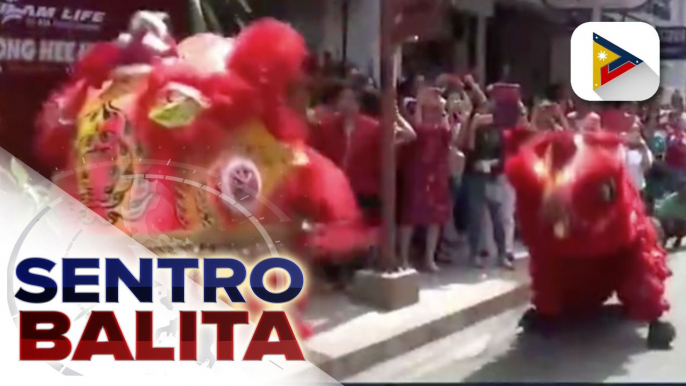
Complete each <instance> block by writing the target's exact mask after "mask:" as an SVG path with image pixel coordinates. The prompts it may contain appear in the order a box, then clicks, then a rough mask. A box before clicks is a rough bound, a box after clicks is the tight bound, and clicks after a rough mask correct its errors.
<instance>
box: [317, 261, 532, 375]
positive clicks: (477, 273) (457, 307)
mask: <svg viewBox="0 0 686 386" xmlns="http://www.w3.org/2000/svg"><path fill="white" fill-rule="evenodd" d="M517 257H518V259H517V263H516V270H515V271H514V272H510V271H505V270H502V269H499V268H492V267H488V268H486V269H483V270H478V269H474V268H469V267H467V266H465V265H464V264H453V265H449V266H443V269H442V270H441V272H439V273H438V274H434V275H430V274H421V275H420V295H419V296H420V299H419V303H417V304H414V305H412V306H410V307H406V308H403V309H399V310H396V311H390V312H385V311H379V310H376V309H372V308H370V307H367V306H364V305H361V304H355V303H353V302H352V301H351V300H350V298H349V297H348V296H347V295H346V294H345V293H329V294H326V295H322V296H314V297H313V298H312V299H311V304H310V306H309V307H308V309H307V312H306V315H305V317H306V319H307V320H309V321H311V322H313V323H314V325H315V335H314V336H313V337H312V338H311V339H310V340H309V341H307V342H306V343H305V349H306V352H307V354H306V356H307V359H308V360H310V361H311V362H312V363H314V364H315V365H317V366H318V367H319V368H320V369H322V370H324V371H325V372H326V373H328V374H329V375H330V376H332V377H333V378H336V379H344V378H348V377H350V376H352V375H354V374H357V373H359V372H362V371H364V370H366V369H368V368H370V367H372V366H373V365H375V364H378V363H381V362H384V361H387V360H389V359H391V358H393V357H396V356H398V355H401V354H404V353H406V352H409V351H411V350H414V349H416V348H418V347H421V346H423V345H425V344H427V343H430V342H432V341H435V340H437V339H440V338H443V337H445V336H448V335H450V334H452V333H455V332H457V331H459V330H461V329H464V328H466V327H468V326H470V325H472V324H474V323H477V322H479V321H482V320H484V319H486V318H488V317H490V316H493V315H496V314H499V313H501V312H503V311H506V310H508V309H510V308H514V307H517V306H521V305H523V304H525V303H526V302H527V301H528V299H529V278H528V271H527V264H526V263H527V255H526V252H525V251H520V252H519V253H518V254H517Z"/></svg>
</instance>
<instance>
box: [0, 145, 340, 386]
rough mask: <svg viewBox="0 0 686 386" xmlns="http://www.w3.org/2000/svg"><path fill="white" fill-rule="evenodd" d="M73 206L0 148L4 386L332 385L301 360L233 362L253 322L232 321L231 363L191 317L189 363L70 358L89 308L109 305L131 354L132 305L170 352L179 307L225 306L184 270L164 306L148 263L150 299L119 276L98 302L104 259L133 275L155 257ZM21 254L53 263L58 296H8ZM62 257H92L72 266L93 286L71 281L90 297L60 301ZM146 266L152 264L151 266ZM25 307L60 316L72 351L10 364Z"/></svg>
mask: <svg viewBox="0 0 686 386" xmlns="http://www.w3.org/2000/svg"><path fill="white" fill-rule="evenodd" d="M74 210H77V211H86V212H87V211H88V210H87V209H86V208H85V207H84V206H83V205H81V203H79V202H78V201H77V200H75V199H74V198H72V197H71V196H69V195H68V194H66V193H64V192H63V191H61V190H60V189H59V188H57V187H56V186H55V185H53V184H52V183H51V182H50V181H48V180H46V179H45V178H43V177H41V176H40V175H39V174H38V173H36V172H34V171H32V170H30V169H29V168H27V167H26V166H24V165H22V164H21V163H19V162H17V161H16V160H14V159H13V158H12V156H11V155H10V154H9V153H7V152H6V151H4V150H2V149H0V218H2V219H3V221H1V222H0V224H1V225H0V231H1V232H2V233H1V235H2V236H1V237H2V238H1V239H0V240H1V242H0V253H2V254H3V257H4V259H5V260H4V261H5V262H4V263H3V264H0V266H2V270H3V272H2V274H3V275H4V276H3V277H5V278H6V283H5V285H3V286H0V288H2V289H1V291H2V292H3V293H2V294H0V295H2V299H5V301H6V303H5V304H6V305H5V306H0V328H2V330H1V331H2V332H1V333H0V334H1V336H2V340H1V341H2V343H3V350H1V354H0V355H1V358H2V360H1V361H0V367H1V370H0V371H2V374H3V378H4V379H12V384H13V385H15V384H16V385H21V384H31V385H35V384H39V383H40V382H46V383H47V382H49V384H51V385H60V384H65V385H75V384H80V383H83V384H88V385H92V384H94V383H96V384H117V385H121V384H123V383H127V382H134V383H133V384H139V383H143V382H145V383H150V382H154V384H173V385H177V384H178V385H181V384H183V385H188V384H189V382H193V383H194V384H197V383H200V384H201V382H203V381H207V382H212V383H211V384H217V383H218V382H222V383H226V384H231V385H243V384H245V385H272V384H274V385H285V384H304V383H307V384H338V382H337V381H335V380H334V379H332V378H331V377H329V376H328V375H326V374H325V373H324V372H322V371H321V370H319V369H318V368H317V367H316V366H315V365H313V364H312V363H310V362H308V361H301V362H296V361H286V360H285V358H284V357H283V356H265V357H264V360H263V361H259V362H247V361H242V360H241V359H242V358H243V356H244V354H245V352H246V350H247V347H248V343H249V342H250V339H251V337H252V335H253V333H254V328H255V325H254V324H250V325H236V326H235V328H234V355H235V358H236V360H235V361H232V362H230V361H217V360H216V351H215V350H216V348H215V347H216V327H215V326H214V325H203V324H201V323H200V322H199V319H198V324H197V326H198V351H197V352H198V361H178V360H176V361H159V362H158V361H114V359H113V358H112V357H111V356H94V357H93V360H92V361H71V360H70V358H71V355H72V354H73V350H74V349H75V347H76V345H77V343H78V341H79V339H80V337H81V334H82V333H83V329H84V327H85V323H86V322H87V320H88V316H89V314H90V312H92V311H114V313H115V315H116V317H117V320H118V322H119V325H120V327H121V329H122V332H123V334H124V337H125V339H126V342H127V345H128V346H129V349H130V350H131V353H132V354H133V355H134V357H135V339H136V336H135V335H136V334H135V312H136V311H153V312H154V314H153V329H154V331H155V334H154V346H155V347H174V348H175V357H176V358H178V356H179V347H178V346H179V331H178V320H179V315H180V314H179V313H180V311H196V312H197V313H198V318H199V317H200V315H199V314H200V312H201V311H218V310H222V311H229V310H231V307H230V306H229V305H227V304H225V303H222V302H221V301H219V302H217V303H210V304H206V303H203V301H202V296H203V289H202V286H200V285H198V284H197V283H195V282H194V281H193V280H191V279H190V278H188V277H186V278H185V303H171V299H170V293H171V275H170V272H169V270H160V269H156V268H155V269H154V282H155V288H154V295H153V296H154V299H153V303H139V302H138V300H137V299H136V298H135V297H134V296H133V294H132V293H131V292H130V291H129V290H128V289H127V288H126V287H125V286H124V285H122V284H121V283H120V287H119V288H120V289H119V303H105V302H104V293H105V291H104V288H105V283H104V259H105V258H119V259H120V260H122V262H124V263H125V264H126V265H127V267H128V269H129V270H130V271H131V272H132V273H134V276H136V277H138V272H139V266H138V262H139V260H138V259H139V258H155V257H156V256H155V255H154V254H153V253H152V252H151V251H149V250H147V249H146V248H144V247H143V246H141V245H140V244H138V243H137V242H135V241H134V240H133V239H131V238H130V237H128V236H127V235H125V234H124V233H122V232H121V231H119V230H118V229H116V228H115V227H114V226H112V225H110V224H109V223H107V222H106V221H105V220H104V219H101V218H100V217H98V216H96V215H95V214H94V213H91V219H92V222H91V223H90V224H88V225H85V224H84V222H83V221H82V220H81V219H80V218H79V216H74V215H73V212H74ZM248 215H249V213H248ZM252 218H253V219H254V217H252ZM255 222H257V223H259V221H257V219H255V221H253V223H255ZM265 233H266V232H265ZM263 236H265V234H263ZM266 236H268V235H266ZM158 239H159V240H160V241H161V242H165V241H166V240H167V239H168V238H167V239H165V237H164V236H161V237H158ZM269 240H270V241H271V239H269ZM179 243H180V242H179V241H171V244H172V248H174V247H176V248H178V247H179V246H180V245H179ZM180 244H184V242H181V243H180ZM271 247H272V248H269V249H270V250H271V251H272V252H274V251H276V246H275V244H274V243H273V242H271ZM272 249H273V250H272ZM179 250H180V249H179ZM276 252H277V253H278V251H276ZM30 257H42V258H46V259H50V260H53V261H54V262H55V263H57V265H56V266H55V268H54V269H53V270H52V272H50V274H48V275H49V276H50V277H51V278H52V279H53V280H55V281H56V282H57V283H58V293H57V296H56V297H55V299H53V300H52V301H50V302H49V303H46V304H28V303H24V302H22V301H19V300H18V299H16V298H15V296H14V295H15V293H16V292H17V290H18V289H19V287H20V282H19V281H18V279H17V277H16V274H15V269H16V266H17V264H18V263H19V262H20V261H22V260H23V259H26V258H30ZM63 257H83V258H100V259H101V263H100V267H101V268H100V269H98V270H82V271H83V272H81V270H80V271H79V274H93V275H98V276H99V286H97V288H96V287H95V286H80V287H78V292H98V293H100V303H97V304H64V303H62V302H61V298H62V291H61V283H62V280H61V259H62V258H63ZM189 257H193V256H189ZM227 257H232V256H227ZM201 264H202V262H201ZM153 266H154V267H156V263H154V265H153ZM201 266H202V265H201ZM21 286H23V287H24V288H25V289H26V290H28V291H35V290H36V288H32V287H31V286H27V285H25V284H21ZM30 310H42V311H59V312H63V313H65V314H66V315H67V316H68V317H69V318H70V321H71V327H70V330H69V332H68V333H67V334H66V336H67V337H68V338H69V340H70V341H71V342H72V353H71V354H70V356H69V357H68V358H67V359H65V360H63V361H59V362H50V363H46V362H41V361H23V362H22V361H19V330H18V316H19V312H20V311H30ZM102 339H105V337H104V334H101V337H100V340H102ZM272 339H274V338H272ZM300 345H301V349H302V350H303V354H305V356H307V352H306V350H305V346H304V342H302V341H301V342H300Z"/></svg>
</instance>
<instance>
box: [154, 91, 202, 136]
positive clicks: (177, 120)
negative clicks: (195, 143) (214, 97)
mask: <svg viewBox="0 0 686 386" xmlns="http://www.w3.org/2000/svg"><path fill="white" fill-rule="evenodd" d="M208 105H209V102H208V101H207V100H206V98H205V96H204V95H203V94H202V93H201V92H200V90H198V89H195V88H193V87H190V86H186V85H183V84H180V83H170V84H169V85H168V86H167V88H166V89H165V90H164V94H163V96H162V98H160V100H159V101H158V103H157V105H155V106H153V107H152V108H151V109H150V113H149V118H150V119H151V120H152V121H153V122H157V123H158V124H159V125H161V126H163V127H166V128H168V129H178V128H182V127H185V126H187V125H189V124H190V123H191V122H193V120H194V119H195V118H196V117H197V116H198V115H199V114H200V113H201V112H202V111H203V110H205V109H206V108H207V107H208Z"/></svg>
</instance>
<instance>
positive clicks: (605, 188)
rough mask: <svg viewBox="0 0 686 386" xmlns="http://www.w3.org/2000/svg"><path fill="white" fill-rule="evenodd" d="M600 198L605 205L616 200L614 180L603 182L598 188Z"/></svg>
mask: <svg viewBox="0 0 686 386" xmlns="http://www.w3.org/2000/svg"><path fill="white" fill-rule="evenodd" d="M600 192H601V197H602V198H603V201H604V202H606V203H612V202H614V201H615V199H616V198H617V185H616V184H615V181H614V180H609V181H607V182H604V183H603V184H602V185H601V186H600Z"/></svg>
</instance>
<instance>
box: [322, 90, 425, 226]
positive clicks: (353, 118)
mask: <svg viewBox="0 0 686 386" xmlns="http://www.w3.org/2000/svg"><path fill="white" fill-rule="evenodd" d="M397 116H398V121H397V124H396V134H397V135H396V140H397V143H404V142H408V141H411V140H413V139H414V137H415V133H414V131H413V130H412V128H411V126H410V125H409V124H408V123H407V122H405V121H404V120H403V119H402V118H401V117H400V114H397ZM381 137H382V136H381V126H380V124H379V121H378V120H376V119H375V118H373V117H370V116H368V115H365V114H363V113H361V112H360V101H359V95H358V92H357V91H356V90H354V89H353V87H352V86H350V85H347V84H344V85H340V88H339V90H338V93H337V98H336V101H335V104H334V111H332V112H321V113H320V119H319V124H318V126H317V127H316V128H315V129H313V130H312V133H311V136H310V141H311V145H312V146H313V147H314V148H315V149H317V150H318V151H319V152H320V153H322V154H323V155H324V156H326V157H328V158H329V159H331V160H332V161H333V162H334V163H336V165H338V167H340V168H341V169H343V170H344V171H345V172H346V174H347V176H348V179H349V180H350V184H351V186H352V188H353V191H354V192H355V194H356V195H357V198H358V202H359V204H360V206H361V207H362V209H363V211H364V213H365V216H366V217H367V219H368V221H370V222H372V223H375V224H378V223H379V215H380V214H379V209H380V206H381V205H380V195H381V157H380V154H381Z"/></svg>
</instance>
